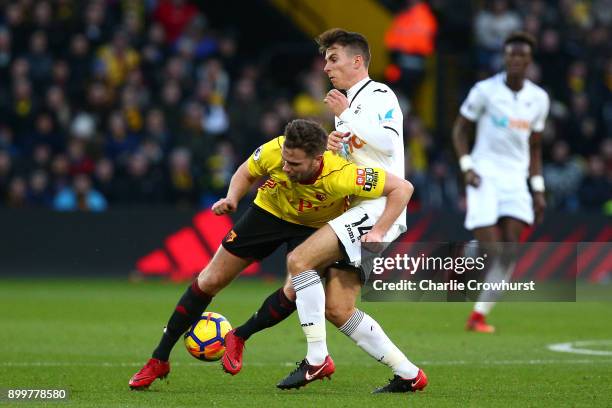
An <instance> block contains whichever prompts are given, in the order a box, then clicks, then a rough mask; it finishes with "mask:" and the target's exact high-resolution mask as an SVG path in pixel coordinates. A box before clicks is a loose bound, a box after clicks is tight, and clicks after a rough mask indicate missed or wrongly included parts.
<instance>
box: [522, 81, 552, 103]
mask: <svg viewBox="0 0 612 408" xmlns="http://www.w3.org/2000/svg"><path fill="white" fill-rule="evenodd" d="M525 84H526V86H527V87H528V89H529V92H530V93H532V94H533V95H534V96H535V97H536V98H538V99H541V100H542V101H548V99H549V97H548V92H546V90H545V89H544V88H542V87H541V86H539V85H538V84H536V83H534V82H531V81H530V80H528V79H527V80H525Z"/></svg>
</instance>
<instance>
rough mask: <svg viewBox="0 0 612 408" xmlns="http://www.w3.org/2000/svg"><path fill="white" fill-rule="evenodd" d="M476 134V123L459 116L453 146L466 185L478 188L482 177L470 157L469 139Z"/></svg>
mask: <svg viewBox="0 0 612 408" xmlns="http://www.w3.org/2000/svg"><path fill="white" fill-rule="evenodd" d="M473 132H474V122H472V121H470V120H469V119H467V118H466V117H464V116H463V115H461V114H460V115H458V116H457V119H456V120H455V124H454V126H453V146H454V147H455V153H456V154H457V157H458V158H459V167H461V171H462V172H463V178H464V180H465V184H466V185H471V186H474V187H478V186H479V185H480V176H479V175H478V173H476V172H475V171H474V166H473V163H472V158H471V157H470V147H469V143H468V140H469V137H470V135H471V134H472V133H473Z"/></svg>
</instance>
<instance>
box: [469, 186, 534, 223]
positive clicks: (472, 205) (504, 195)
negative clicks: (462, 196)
mask: <svg viewBox="0 0 612 408" xmlns="http://www.w3.org/2000/svg"><path fill="white" fill-rule="evenodd" d="M480 177H481V181H480V186H478V187H472V186H467V188H466V194H467V214H466V216H465V228H466V229H468V230H473V229H474V228H480V227H490V226H492V225H495V224H497V220H498V219H499V218H501V217H512V218H516V219H518V220H520V221H523V222H525V223H527V224H533V217H534V214H533V202H532V199H531V194H529V190H528V189H527V182H526V181H525V180H523V179H520V180H517V179H508V178H505V179H502V178H500V177H489V176H483V175H482V174H481V175H480Z"/></svg>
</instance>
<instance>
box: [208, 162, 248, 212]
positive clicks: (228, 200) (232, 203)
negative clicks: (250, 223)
mask: <svg viewBox="0 0 612 408" xmlns="http://www.w3.org/2000/svg"><path fill="white" fill-rule="evenodd" d="M258 178H259V177H255V176H253V175H252V174H251V173H250V172H249V164H248V162H244V163H242V164H241V165H240V167H238V170H236V172H235V173H234V175H233V176H232V179H231V181H230V185H229V187H228V189H227V195H226V196H225V197H224V198H222V199H220V200H219V201H217V202H216V203H214V204H213V206H212V211H213V212H214V213H215V214H217V215H223V214H230V213H233V212H234V211H236V208H237V207H238V203H239V202H240V200H241V199H242V197H244V196H245V194H246V193H247V192H248V191H249V190H250V189H251V187H252V186H253V184H254V183H255V182H256V181H257V179H258Z"/></svg>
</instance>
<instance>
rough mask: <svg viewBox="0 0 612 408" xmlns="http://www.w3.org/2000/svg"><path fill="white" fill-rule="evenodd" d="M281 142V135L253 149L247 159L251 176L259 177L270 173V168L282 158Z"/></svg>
mask: <svg viewBox="0 0 612 408" xmlns="http://www.w3.org/2000/svg"><path fill="white" fill-rule="evenodd" d="M282 143H283V137H282V136H279V137H277V138H275V139H272V140H270V141H269V142H267V143H264V144H263V145H261V146H259V147H258V148H257V149H255V151H254V152H253V154H252V155H251V156H250V157H249V160H248V166H249V173H251V176H253V177H261V176H265V175H268V174H269V173H270V170H271V169H272V168H274V166H276V165H277V164H278V162H279V160H282V156H281V146H282Z"/></svg>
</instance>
